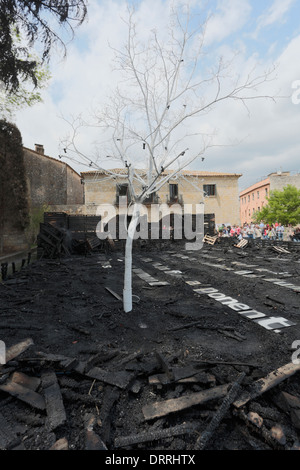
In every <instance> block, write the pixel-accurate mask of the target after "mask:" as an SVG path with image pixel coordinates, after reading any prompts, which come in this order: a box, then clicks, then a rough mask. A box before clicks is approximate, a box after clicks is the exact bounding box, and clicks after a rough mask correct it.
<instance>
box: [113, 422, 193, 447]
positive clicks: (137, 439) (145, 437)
mask: <svg viewBox="0 0 300 470" xmlns="http://www.w3.org/2000/svg"><path fill="white" fill-rule="evenodd" d="M196 429H197V428H196V426H195V425H194V424H190V423H183V424H179V425H178V426H174V427H170V428H166V429H161V430H157V429H156V430H154V431H151V430H150V431H148V432H142V433H139V434H133V435H130V436H122V437H117V438H116V439H115V441H114V445H115V447H116V448H118V447H127V446H132V445H134V444H141V443H143V442H150V441H157V440H160V439H164V438H168V437H173V436H181V435H184V434H191V433H194V432H195V431H196Z"/></svg>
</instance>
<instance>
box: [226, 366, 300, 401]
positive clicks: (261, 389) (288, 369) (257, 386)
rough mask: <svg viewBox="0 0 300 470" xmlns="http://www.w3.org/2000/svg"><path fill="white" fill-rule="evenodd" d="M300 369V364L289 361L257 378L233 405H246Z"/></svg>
mask: <svg viewBox="0 0 300 470" xmlns="http://www.w3.org/2000/svg"><path fill="white" fill-rule="evenodd" d="M299 370H300V364H293V363H289V364H286V365H284V366H282V367H280V368H278V369H275V370H274V371H272V372H270V374H268V375H267V376H266V377H264V378H262V379H259V380H257V381H256V382H254V384H252V386H250V389H249V390H247V391H245V392H244V393H243V394H242V395H241V397H240V398H239V399H238V400H236V401H235V402H234V403H233V405H234V406H235V407H236V408H240V407H242V406H244V405H245V404H246V403H248V401H250V400H252V399H254V398H256V397H258V396H260V395H262V394H263V393H265V392H267V391H268V390H270V389H271V388H273V387H275V386H276V385H278V384H279V383H281V382H283V381H284V380H286V379H287V378H289V377H291V376H292V375H294V374H295V373H296V372H298V371H299Z"/></svg>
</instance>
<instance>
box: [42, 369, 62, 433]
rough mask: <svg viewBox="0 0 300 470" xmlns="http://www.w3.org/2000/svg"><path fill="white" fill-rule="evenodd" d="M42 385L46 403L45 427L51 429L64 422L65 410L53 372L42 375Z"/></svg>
mask: <svg viewBox="0 0 300 470" xmlns="http://www.w3.org/2000/svg"><path fill="white" fill-rule="evenodd" d="M42 386H43V391H44V397H45V403H46V412H47V419H46V427H47V428H48V429H50V430H51V431H53V430H54V429H56V428H57V427H58V426H61V425H62V424H64V423H65V422H66V419H67V417H66V411H65V407H64V403H63V399H62V395H61V391H60V387H59V385H58V382H57V377H56V374H55V373H54V372H49V373H46V374H44V375H43V376H42Z"/></svg>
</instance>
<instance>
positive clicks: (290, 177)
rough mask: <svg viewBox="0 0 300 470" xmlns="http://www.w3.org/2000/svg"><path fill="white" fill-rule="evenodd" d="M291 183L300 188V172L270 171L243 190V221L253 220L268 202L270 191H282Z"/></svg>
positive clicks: (241, 196)
mask: <svg viewBox="0 0 300 470" xmlns="http://www.w3.org/2000/svg"><path fill="white" fill-rule="evenodd" d="M289 184H290V185H292V186H295V187H296V188H298V189H300V173H295V174H292V173H291V172H290V171H278V172H276V173H270V174H269V175H268V176H267V177H266V178H264V179H262V180H261V181H259V182H257V183H255V184H253V185H251V186H249V187H248V188H246V189H244V190H243V191H241V192H240V219H241V223H242V224H244V223H250V222H252V218H253V216H254V214H255V212H257V211H260V210H261V209H262V208H263V207H264V206H265V205H266V204H268V199H267V198H268V197H269V196H270V191H274V190H278V191H282V190H283V188H284V187H285V186H287V185H289Z"/></svg>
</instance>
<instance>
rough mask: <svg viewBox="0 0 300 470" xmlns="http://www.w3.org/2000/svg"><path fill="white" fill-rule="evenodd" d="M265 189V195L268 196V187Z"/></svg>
mask: <svg viewBox="0 0 300 470" xmlns="http://www.w3.org/2000/svg"><path fill="white" fill-rule="evenodd" d="M265 191H266V197H268V188H266V189H265Z"/></svg>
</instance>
